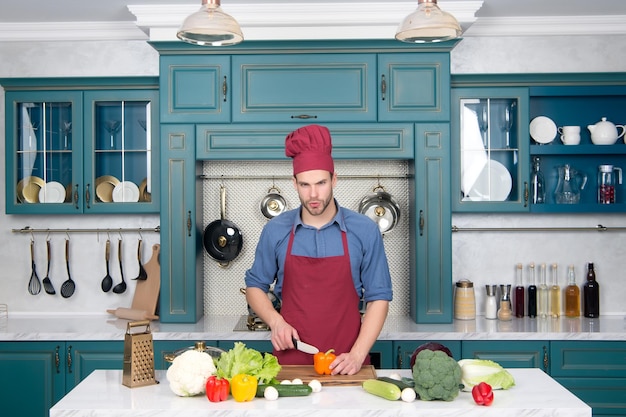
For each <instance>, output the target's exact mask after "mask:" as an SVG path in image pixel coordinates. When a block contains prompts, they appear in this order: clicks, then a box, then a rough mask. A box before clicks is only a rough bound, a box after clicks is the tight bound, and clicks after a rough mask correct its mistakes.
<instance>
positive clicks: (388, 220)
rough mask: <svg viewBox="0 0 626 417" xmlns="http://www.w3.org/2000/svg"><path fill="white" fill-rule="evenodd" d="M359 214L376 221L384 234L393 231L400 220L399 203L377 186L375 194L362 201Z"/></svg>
mask: <svg viewBox="0 0 626 417" xmlns="http://www.w3.org/2000/svg"><path fill="white" fill-rule="evenodd" d="M359 212H360V213H361V214H364V215H366V216H367V217H369V218H370V219H372V220H374V222H376V224H377V225H378V229H379V230H380V233H382V234H385V233H388V232H390V231H391V230H393V228H395V226H396V225H397V224H398V221H399V220H400V207H399V206H398V203H396V201H395V200H394V199H393V197H392V196H391V194H389V193H387V192H386V191H384V188H383V187H382V186H377V187H376V188H374V194H371V195H368V196H365V197H364V198H363V199H362V200H361V203H360V204H359Z"/></svg>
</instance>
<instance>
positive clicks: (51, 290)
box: [43, 239, 57, 295]
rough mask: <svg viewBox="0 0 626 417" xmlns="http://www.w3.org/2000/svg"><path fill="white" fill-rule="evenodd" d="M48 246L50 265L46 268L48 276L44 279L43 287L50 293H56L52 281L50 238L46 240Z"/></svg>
mask: <svg viewBox="0 0 626 417" xmlns="http://www.w3.org/2000/svg"><path fill="white" fill-rule="evenodd" d="M46 248H47V252H48V267H47V268H46V277H45V278H44V279H43V289H44V290H46V293H48V294H50V295H54V294H56V293H57V292H56V291H55V290H54V285H52V281H50V240H49V239H48V240H46Z"/></svg>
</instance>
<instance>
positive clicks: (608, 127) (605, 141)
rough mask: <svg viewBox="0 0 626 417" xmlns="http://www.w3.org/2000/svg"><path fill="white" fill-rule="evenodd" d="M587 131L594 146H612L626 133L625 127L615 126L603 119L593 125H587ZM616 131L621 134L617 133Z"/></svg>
mask: <svg viewBox="0 0 626 417" xmlns="http://www.w3.org/2000/svg"><path fill="white" fill-rule="evenodd" d="M587 129H589V131H590V132H591V142H593V144H594V145H613V144H614V143H615V142H617V140H618V139H619V138H621V137H622V136H624V133H626V126H623V125H615V124H613V123H611V122H609V121H608V120H606V117H603V118H602V119H601V120H600V121H599V122H598V123H596V124H595V125H588V126H587ZM618 129H621V130H622V132H621V133H618Z"/></svg>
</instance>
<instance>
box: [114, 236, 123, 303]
mask: <svg viewBox="0 0 626 417" xmlns="http://www.w3.org/2000/svg"><path fill="white" fill-rule="evenodd" d="M117 259H118V260H119V262H120V276H121V277H122V282H120V283H119V284H117V285H116V286H115V287H113V292H114V293H115V294H122V293H123V292H124V291H126V281H124V268H123V267H122V239H120V240H118V241H117Z"/></svg>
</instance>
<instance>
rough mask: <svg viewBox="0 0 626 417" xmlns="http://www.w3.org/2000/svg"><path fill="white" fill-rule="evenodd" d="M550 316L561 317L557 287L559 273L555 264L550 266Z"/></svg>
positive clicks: (559, 288)
mask: <svg viewBox="0 0 626 417" xmlns="http://www.w3.org/2000/svg"><path fill="white" fill-rule="evenodd" d="M550 284H551V285H550V302H549V304H550V315H551V316H552V317H559V316H560V315H561V287H560V286H559V273H558V267H557V265H556V264H552V279H551V281H550Z"/></svg>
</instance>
